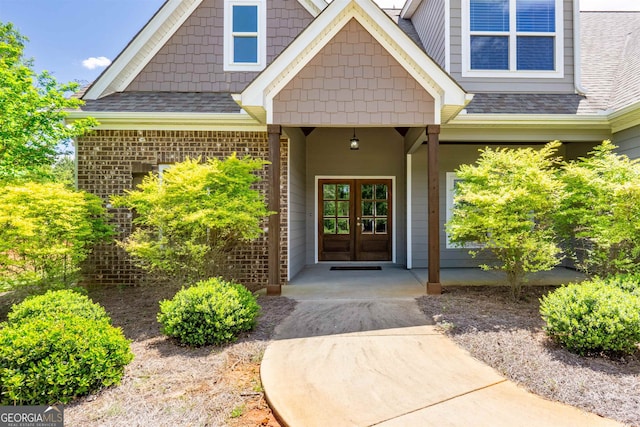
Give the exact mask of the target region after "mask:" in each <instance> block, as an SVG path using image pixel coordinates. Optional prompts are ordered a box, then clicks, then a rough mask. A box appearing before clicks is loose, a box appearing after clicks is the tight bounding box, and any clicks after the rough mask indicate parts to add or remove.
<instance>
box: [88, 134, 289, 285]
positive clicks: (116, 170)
mask: <svg viewBox="0 0 640 427" xmlns="http://www.w3.org/2000/svg"><path fill="white" fill-rule="evenodd" d="M233 152H236V153H238V155H239V156H247V155H248V156H252V157H256V158H262V159H266V158H267V155H268V143H267V134H266V132H215V131H136V130H98V131H95V132H93V133H92V134H91V135H87V136H84V137H82V138H79V139H78V141H77V156H78V187H79V188H80V189H82V190H86V191H88V192H90V193H93V194H95V195H97V196H99V197H101V198H102V199H103V200H104V201H105V203H108V200H109V197H110V196H111V195H114V194H123V192H124V190H128V189H131V188H132V186H133V177H134V174H141V173H144V172H146V171H149V170H153V171H156V172H157V170H158V165H160V164H170V163H175V162H179V161H182V160H184V159H185V158H187V157H191V158H195V157H198V156H202V157H203V158H209V157H216V158H223V157H227V156H229V155H230V154H232V153H233ZM281 153H282V155H281V163H280V167H281V171H282V174H281V178H280V185H281V188H282V189H283V191H282V192H281V206H282V215H281V225H280V227H281V248H282V250H281V259H282V265H281V267H280V275H281V278H282V281H283V283H284V282H285V281H286V279H287V261H286V260H287V229H286V224H287V208H286V207H287V191H286V189H287V141H286V140H282V141H281ZM268 167H269V166H268V165H267V166H266V167H265V168H263V169H262V171H260V173H259V176H260V178H261V179H262V180H261V181H259V182H258V183H257V184H256V185H255V187H256V188H257V189H258V190H260V191H262V192H263V193H265V192H266V186H267V182H266V176H267V175H266V173H267V169H266V168H268ZM138 176H139V175H138ZM109 211H110V213H111V214H112V215H113V223H114V224H115V225H116V227H117V229H116V231H117V236H116V238H117V239H124V238H126V236H128V235H129V234H130V233H131V212H130V211H129V210H127V209H114V208H111V209H109ZM265 226H266V221H265ZM87 265H88V266H90V267H89V268H88V271H87V274H86V276H85V277H86V279H87V280H88V281H90V282H97V283H101V284H125V285H126V284H134V283H137V282H139V281H140V279H141V278H142V277H143V276H144V275H143V273H142V272H141V271H140V270H138V269H137V268H135V267H134V266H133V264H132V263H131V260H130V258H129V257H128V255H127V254H126V253H125V252H124V251H123V250H122V249H119V248H117V247H116V246H115V244H109V245H99V246H98V247H96V248H95V250H94V253H93V255H92V257H91V258H90V259H89V260H88V263H87ZM233 265H234V269H235V270H236V271H237V280H239V281H240V283H242V284H244V285H245V286H247V287H248V288H249V289H252V290H255V289H258V288H260V287H263V286H266V285H267V240H266V234H264V235H263V236H262V237H260V238H258V239H257V240H256V241H254V242H252V243H250V244H248V245H246V246H244V247H243V248H240V249H238V250H236V251H235V253H234V256H233Z"/></svg>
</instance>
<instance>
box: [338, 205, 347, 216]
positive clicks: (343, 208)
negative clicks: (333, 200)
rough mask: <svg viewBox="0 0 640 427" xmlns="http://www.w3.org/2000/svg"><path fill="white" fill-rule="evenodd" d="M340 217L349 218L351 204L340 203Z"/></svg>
mask: <svg viewBox="0 0 640 427" xmlns="http://www.w3.org/2000/svg"><path fill="white" fill-rule="evenodd" d="M337 214H338V216H349V202H338V212H337Z"/></svg>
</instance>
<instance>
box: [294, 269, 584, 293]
mask: <svg viewBox="0 0 640 427" xmlns="http://www.w3.org/2000/svg"><path fill="white" fill-rule="evenodd" d="M331 266H332V265H331V264H317V265H313V266H307V267H305V268H304V269H303V270H302V271H301V272H300V273H299V274H298V275H297V276H296V277H294V279H293V280H291V282H289V284H287V285H286V286H283V287H282V295H283V296H286V297H289V298H294V299H299V300H303V299H368V298H376V299H379V298H400V299H413V298H416V297H419V296H421V295H424V294H425V293H426V285H425V284H426V282H427V277H428V270H427V269H413V270H407V269H405V268H404V267H400V266H396V265H390V264H382V265H381V267H382V270H379V271H366V270H355V271H331V270H330V268H331ZM584 278H585V276H584V275H583V274H582V273H579V272H576V271H574V270H570V269H567V268H562V267H559V268H555V269H553V270H551V271H543V272H539V273H534V274H531V275H530V276H529V281H528V283H527V284H529V285H536V286H538V285H561V284H566V283H570V282H575V281H579V280H584ZM440 281H441V283H442V286H443V287H447V286H500V285H504V283H505V275H504V273H502V272H499V271H483V270H481V269H480V268H444V269H442V270H441V271H440Z"/></svg>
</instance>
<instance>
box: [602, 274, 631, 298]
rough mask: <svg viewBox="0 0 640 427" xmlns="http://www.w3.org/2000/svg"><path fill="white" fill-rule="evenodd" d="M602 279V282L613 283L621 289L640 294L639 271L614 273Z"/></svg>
mask: <svg viewBox="0 0 640 427" xmlns="http://www.w3.org/2000/svg"><path fill="white" fill-rule="evenodd" d="M595 280H602V281H603V282H604V283H608V284H610V285H614V286H616V287H618V288H620V289H622V290H623V291H626V292H630V293H632V294H635V295H637V296H640V273H627V274H616V275H614V276H610V277H607V278H606V279H595Z"/></svg>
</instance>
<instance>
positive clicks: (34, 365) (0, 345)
mask: <svg viewBox="0 0 640 427" xmlns="http://www.w3.org/2000/svg"><path fill="white" fill-rule="evenodd" d="M64 304H68V307H67V308H65V307H64ZM47 307H51V310H48V309H47ZM8 317H9V319H10V320H9V321H8V322H5V323H3V324H1V325H0V405H14V404H21V405H35V404H53V403H57V402H62V403H67V402H69V401H71V400H72V399H74V398H75V397H77V396H81V395H84V394H87V393H90V392H91V391H94V390H97V389H99V388H101V387H108V386H111V385H114V384H118V383H119V382H120V380H121V379H122V375H123V373H124V367H125V366H126V365H127V364H128V363H129V362H130V361H131V360H132V359H133V354H132V353H131V350H130V348H129V344H130V342H129V340H127V339H126V338H125V337H124V335H123V334H122V331H121V330H120V329H118V328H114V327H113V326H111V324H110V319H109V317H108V316H107V315H106V313H104V310H103V309H102V308H101V307H100V306H98V305H97V304H94V303H92V302H91V301H90V300H89V299H88V298H86V297H84V296H82V295H79V294H76V293H74V292H71V291H58V292H49V293H47V294H45V295H41V296H37V297H34V298H31V299H28V300H26V301H25V302H23V303H21V304H18V305H16V306H14V308H13V310H12V312H11V313H9V316H8Z"/></svg>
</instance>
